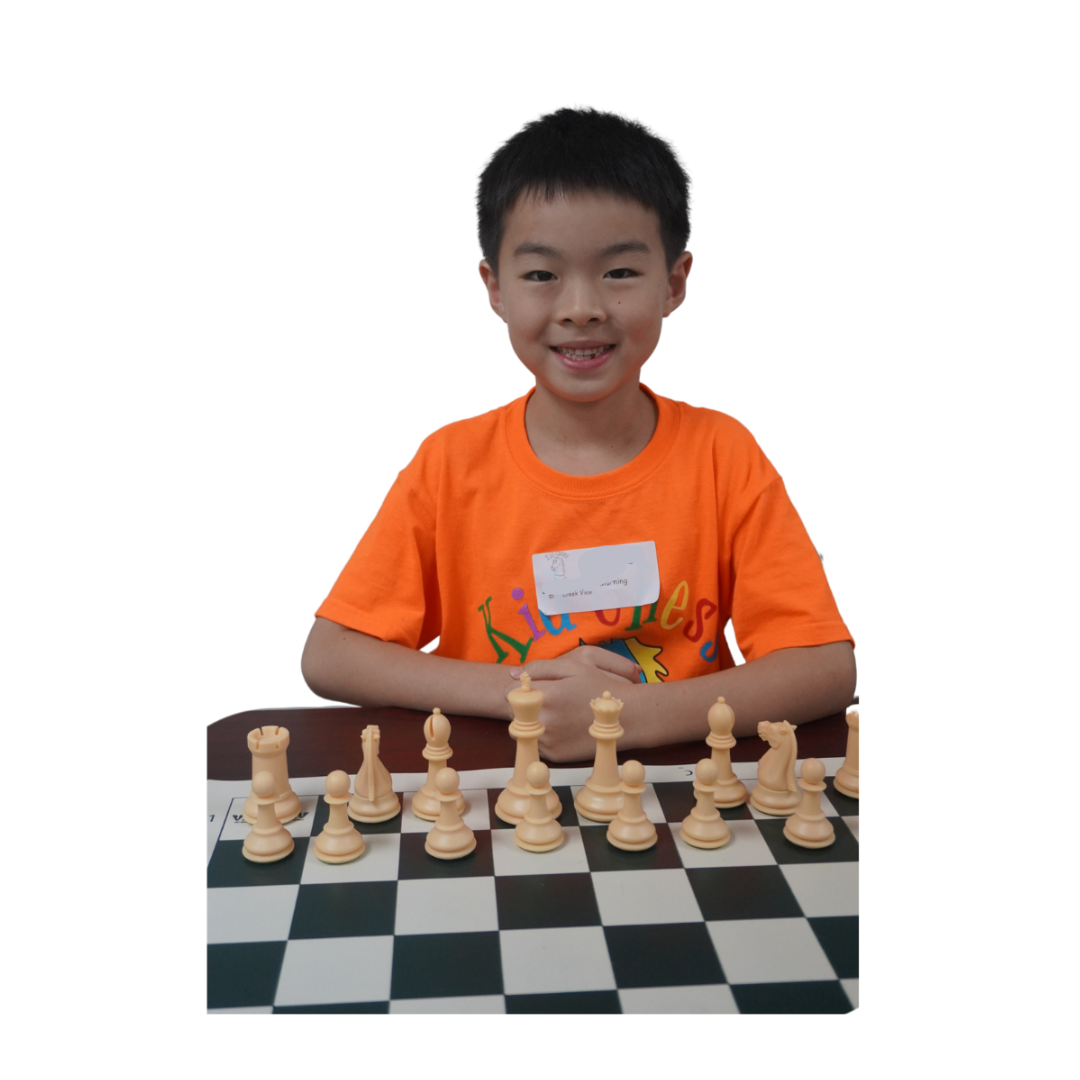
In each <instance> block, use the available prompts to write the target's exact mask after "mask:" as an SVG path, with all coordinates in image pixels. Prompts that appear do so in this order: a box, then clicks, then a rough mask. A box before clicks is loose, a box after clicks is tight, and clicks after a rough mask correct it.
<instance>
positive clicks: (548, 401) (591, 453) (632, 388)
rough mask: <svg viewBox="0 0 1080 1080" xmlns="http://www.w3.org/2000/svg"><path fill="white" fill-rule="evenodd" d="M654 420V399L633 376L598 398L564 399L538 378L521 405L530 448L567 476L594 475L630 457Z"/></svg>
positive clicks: (642, 444)
mask: <svg viewBox="0 0 1080 1080" xmlns="http://www.w3.org/2000/svg"><path fill="white" fill-rule="evenodd" d="M656 422H657V409H656V405H655V403H654V402H653V400H652V399H651V398H650V397H649V396H648V394H646V393H645V391H644V390H642V389H641V387H640V385H639V384H638V383H637V382H636V381H635V382H633V383H628V384H627V385H625V386H621V387H619V389H618V390H616V391H615V392H614V393H613V394H609V395H608V396H607V397H605V398H603V399H601V400H600V401H567V400H566V399H565V398H561V397H559V396H558V395H556V394H553V393H552V392H551V391H550V390H548V389H547V388H546V387H544V386H541V385H539V384H538V385H537V387H536V392H535V393H534V394H533V395H532V397H530V398H529V403H528V406H527V407H526V409H525V432H526V434H527V435H528V437H529V444H530V445H531V446H532V449H533V453H534V454H536V456H537V457H538V458H539V459H540V460H541V461H542V462H543V463H544V464H545V465H547V466H548V468H551V469H555V470H556V471H557V472H562V473H567V474H568V475H570V476H595V475H597V474H599V473H604V472H611V471H612V470H614V469H618V468H620V467H621V466H623V465H625V464H626V463H627V462H629V461H632V460H633V459H634V458H635V457H637V455H638V454H640V453H641V451H642V450H644V449H645V447H646V446H647V445H648V443H649V440H650V439H651V438H652V436H653V432H654V431H655V430H656Z"/></svg>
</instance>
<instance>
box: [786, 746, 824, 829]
mask: <svg viewBox="0 0 1080 1080" xmlns="http://www.w3.org/2000/svg"><path fill="white" fill-rule="evenodd" d="M824 781H825V766H824V765H823V764H822V763H821V762H820V761H818V759H817V758H813V757H812V758H807V759H806V760H805V761H804V762H803V767H802V778H801V779H800V780H799V787H801V788H802V790H803V793H802V801H801V802H800V803H799V805H798V806H797V807H796V809H795V814H794V816H792V817H789V818H788V819H787V821H785V822H784V835H785V836H786V837H787V838H788V839H789V840H790V841H791V842H792V843H793V844H798V845H799V847H805V848H823V847H828V846H829V845H830V844H831V843H832V842H833V841H834V840H835V839H836V830H835V829H834V828H833V825H832V822H831V821H830V820H829V819H828V818H827V817H826V816H825V814H824V812H823V811H822V809H821V793H822V792H823V791H824V790H825V782H824Z"/></svg>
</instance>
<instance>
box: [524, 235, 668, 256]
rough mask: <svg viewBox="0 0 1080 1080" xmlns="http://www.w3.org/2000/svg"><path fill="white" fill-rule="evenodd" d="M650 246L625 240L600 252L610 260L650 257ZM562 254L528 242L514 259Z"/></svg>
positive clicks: (551, 248) (542, 245)
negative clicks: (634, 256) (614, 257)
mask: <svg viewBox="0 0 1080 1080" xmlns="http://www.w3.org/2000/svg"><path fill="white" fill-rule="evenodd" d="M649 250H650V249H649V245H648V244H646V243H644V242H643V241H641V240H623V241H621V242H620V243H618V244H609V245H608V246H607V247H606V248H604V250H603V251H601V252H600V258H602V259H609V258H611V257H612V256H613V255H648V254H649ZM561 254H562V253H561V252H560V251H558V250H557V249H556V248H553V247H549V246H548V245H547V244H534V243H532V242H530V241H526V242H525V243H524V244H518V246H517V247H516V248H514V258H518V257H520V256H522V255H539V256H541V257H542V258H546V259H558V258H561Z"/></svg>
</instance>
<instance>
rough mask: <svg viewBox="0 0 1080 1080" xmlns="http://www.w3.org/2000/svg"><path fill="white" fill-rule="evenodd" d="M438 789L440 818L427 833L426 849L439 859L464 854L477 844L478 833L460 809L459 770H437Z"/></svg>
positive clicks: (453, 857)
mask: <svg viewBox="0 0 1080 1080" xmlns="http://www.w3.org/2000/svg"><path fill="white" fill-rule="evenodd" d="M435 790H436V791H437V792H438V799H439V819H438V821H436V822H435V824H434V825H433V826H432V828H431V831H430V832H429V833H428V834H427V840H425V841H424V850H425V851H426V852H427V853H428V854H429V855H434V856H435V858H436V859H461V858H464V856H466V855H468V854H469V853H470V852H471V851H473V850H474V849H475V848H476V837H475V836H474V835H473V831H472V829H470V828H469V826H468V825H466V824H465V822H464V821H462V820H461V815H460V814H459V813H458V811H457V797H458V774H457V773H456V772H454V770H453V769H440V770H439V771H438V772H437V773H436V774H435Z"/></svg>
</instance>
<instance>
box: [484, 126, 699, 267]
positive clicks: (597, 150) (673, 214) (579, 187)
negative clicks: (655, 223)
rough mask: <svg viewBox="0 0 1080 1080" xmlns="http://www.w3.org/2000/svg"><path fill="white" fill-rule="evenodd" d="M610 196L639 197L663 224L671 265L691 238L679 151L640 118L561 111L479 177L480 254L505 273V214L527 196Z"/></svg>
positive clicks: (511, 143) (508, 147) (529, 130)
mask: <svg viewBox="0 0 1080 1080" xmlns="http://www.w3.org/2000/svg"><path fill="white" fill-rule="evenodd" d="M580 191H605V192H609V193H611V194H613V195H622V196H626V197H628V198H631V199H635V200H637V202H639V203H641V205H642V206H644V207H645V208H646V209H648V210H654V211H655V212H656V215H657V217H658V218H659V219H660V239H661V241H662V242H663V245H664V255H665V257H666V259H667V268H668V270H669V271H670V270H671V268H672V267H673V266H674V265H675V260H676V259H677V258H678V257H679V256H680V255H681V254H682V253H683V252H684V251H685V250H686V242H687V240H689V238H690V178H689V177H688V176H687V175H686V173H685V171H684V170H683V167H682V166H681V165H680V164H679V160H678V158H677V157H676V156H675V151H674V150H672V149H671V147H670V146H669V145H668V144H667V143H666V142H664V140H663V139H661V138H659V137H658V136H656V135H654V134H653V133H652V132H651V131H649V129H648V128H646V127H645V126H644V125H642V124H639V123H637V121H635V120H627V119H626V118H625V117H622V116H618V115H616V114H615V113H608V112H597V110H595V109H559V110H558V112H553V113H548V114H547V115H546V116H541V117H540V119H539V120H533V121H532V122H531V123H528V124H526V125H525V126H524V127H523V128H522V129H521V130H520V131H519V132H518V133H517V134H516V135H515V136H514V137H513V138H512V139H510V140H508V141H507V142H506V143H504V144H503V145H502V146H501V147H499V149H498V150H497V151H496V152H495V154H494V155H493V156H492V158H491V160H490V161H489V162H488V164H487V167H486V168H485V169H484V171H483V172H482V173H481V174H480V187H479V189H478V191H477V195H476V209H477V216H478V218H479V227H480V250H481V251H482V252H483V253H484V258H485V259H486V260H487V262H488V265H489V266H490V267H491V268H492V270H494V271H495V274H496V276H498V273H499V262H498V259H499V245H500V244H501V243H502V238H503V233H504V232H505V230H506V215H507V213H508V212H509V211H510V210H511V208H512V207H513V206H514V204H515V203H516V202H517V201H518V199H519V198H520V196H521V195H522V194H526V193H528V194H535V195H540V196H542V197H543V198H545V199H553V198H557V197H558V196H560V195H569V194H572V193H574V192H580Z"/></svg>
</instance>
